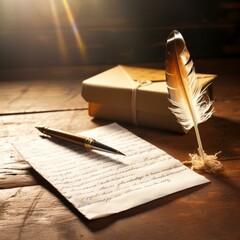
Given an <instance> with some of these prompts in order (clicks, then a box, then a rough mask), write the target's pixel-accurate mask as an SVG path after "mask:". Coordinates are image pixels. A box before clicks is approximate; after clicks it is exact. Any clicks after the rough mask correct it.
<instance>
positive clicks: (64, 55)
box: [49, 0, 69, 62]
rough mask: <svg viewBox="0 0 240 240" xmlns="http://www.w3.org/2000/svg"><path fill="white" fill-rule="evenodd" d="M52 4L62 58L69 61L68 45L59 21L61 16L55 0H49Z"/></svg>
mask: <svg viewBox="0 0 240 240" xmlns="http://www.w3.org/2000/svg"><path fill="white" fill-rule="evenodd" d="M49 3H50V6H51V11H52V15H53V21H54V25H55V27H56V35H57V41H58V48H59V51H60V54H61V57H62V59H63V60H64V61H65V62H67V60H68V58H69V56H68V51H67V45H66V42H65V40H64V36H63V32H62V30H61V27H60V21H59V16H58V12H57V8H56V4H55V1H54V0H49Z"/></svg>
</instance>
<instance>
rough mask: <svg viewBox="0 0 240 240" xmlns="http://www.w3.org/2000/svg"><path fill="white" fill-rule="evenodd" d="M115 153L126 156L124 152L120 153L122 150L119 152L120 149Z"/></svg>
mask: <svg viewBox="0 0 240 240" xmlns="http://www.w3.org/2000/svg"><path fill="white" fill-rule="evenodd" d="M116 153H117V154H119V155H123V156H126V154H124V153H122V152H120V151H117V152H116Z"/></svg>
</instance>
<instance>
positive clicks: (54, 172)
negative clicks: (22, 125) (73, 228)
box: [14, 123, 208, 219]
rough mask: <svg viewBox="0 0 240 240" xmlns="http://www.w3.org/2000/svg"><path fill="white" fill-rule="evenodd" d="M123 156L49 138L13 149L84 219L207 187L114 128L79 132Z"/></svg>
mask: <svg viewBox="0 0 240 240" xmlns="http://www.w3.org/2000/svg"><path fill="white" fill-rule="evenodd" d="M81 135H85V136H91V137H93V138H95V139H96V140H98V141H100V142H103V143H105V144H107V145H109V146H111V147H113V148H116V149H118V150H120V151H121V152H123V153H125V154H126V155H127V156H121V155H114V154H111V153H105V152H101V151H90V152H89V151H86V150H85V149H82V148H79V147H77V146H72V145H66V144H65V145H59V144H57V143H54V142H52V141H50V140H48V139H40V140H37V141H31V142H28V143H27V142H21V143H16V144H14V145H15V147H16V148H17V149H18V151H19V152H20V153H21V154H22V156H23V157H24V158H25V159H26V160H27V161H28V162H29V163H30V165H31V166H32V167H33V168H34V169H35V170H36V171H37V172H39V173H40V174H41V175H42V176H43V177H44V178H45V179H46V180H47V181H49V182H50V183H51V184H52V185H53V186H54V187H55V188H56V189H57V190H58V191H59V192H60V193H61V194H62V195H63V196H64V197H65V198H66V199H68V201H69V202H71V203H72V204H73V205H74V206H75V207H76V208H77V209H78V210H79V211H80V212H81V213H82V214H83V215H85V216H86V217H87V218H88V219H94V218H100V217H104V216H107V215H110V214H114V213H117V212H120V211H124V210H127V209H129V208H132V207H135V206H137V205H140V204H143V203H146V202H149V201H151V200H154V199H157V198H160V197H163V196H166V195H168V194H172V193H174V192H177V191H181V190H183V189H187V188H190V187H193V186H196V185H200V184H203V183H206V182H208V180H207V179H206V178H205V177H203V176H201V175H199V174H197V173H195V172H193V171H192V170H190V169H189V168H187V167H186V166H184V165H183V164H182V163H181V162H180V161H178V160H176V159H174V158H173V157H171V156H170V155H168V154H167V153H166V152H164V151H162V150H161V149H159V148H157V147H155V146H154V145H152V144H150V143H148V142H146V141H145V140H143V139H141V138H139V137H137V136H136V135H134V134H133V133H131V132H129V131H128V130H126V129H124V128H122V127H121V126H119V125H118V124H116V123H113V124H110V125H107V126H103V127H99V128H96V129H93V130H89V131H86V132H83V133H81Z"/></svg>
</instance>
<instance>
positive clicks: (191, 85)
mask: <svg viewBox="0 0 240 240" xmlns="http://www.w3.org/2000/svg"><path fill="white" fill-rule="evenodd" d="M166 81H167V85H168V90H169V95H170V99H169V100H170V102H171V104H172V107H171V108H170V110H171V111H172V112H173V114H174V115H175V116H176V117H177V119H178V122H179V123H180V124H181V125H182V126H183V128H184V129H185V130H189V129H191V128H192V127H194V129H195V133H196V137H197V142H198V153H199V157H196V155H191V156H192V160H191V163H192V165H193V168H195V169H201V168H205V169H206V168H207V169H208V171H216V170H218V169H220V168H221V166H222V165H221V163H220V162H219V161H217V160H216V154H215V155H210V156H208V155H206V154H205V152H204V150H203V146H202V141H201V138H200V134H199V130H198V124H199V123H202V122H205V121H206V120H207V119H209V118H210V117H211V116H212V113H213V107H212V105H213V102H212V101H210V99H209V97H208V96H207V93H206V87H204V88H203V87H202V85H201V84H200V82H199V81H197V78H196V74H195V70H194V65H193V61H192V60H191V57H190V54H189V52H188V50H187V48H186V44H185V41H184V39H183V37H182V35H181V34H180V33H179V32H178V31H176V30H174V31H173V32H171V33H170V35H169V36H168V39H167V45H166ZM216 164H217V166H215V165H216ZM210 165H211V166H210ZM212 165H214V167H212ZM213 168H214V169H213ZM217 168H218V169H217Z"/></svg>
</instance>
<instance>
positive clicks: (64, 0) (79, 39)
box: [62, 0, 86, 58]
mask: <svg viewBox="0 0 240 240" xmlns="http://www.w3.org/2000/svg"><path fill="white" fill-rule="evenodd" d="M62 3H63V5H64V8H65V11H66V13H67V17H68V21H69V23H70V25H71V27H72V30H73V34H74V36H75V40H76V43H77V46H78V50H79V52H80V54H81V55H82V56H83V57H84V58H85V57H86V49H85V45H84V43H83V40H82V37H81V35H80V32H79V31H78V28H77V25H76V21H75V19H74V16H73V13H72V11H71V8H70V6H69V4H68V1H67V0H62Z"/></svg>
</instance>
